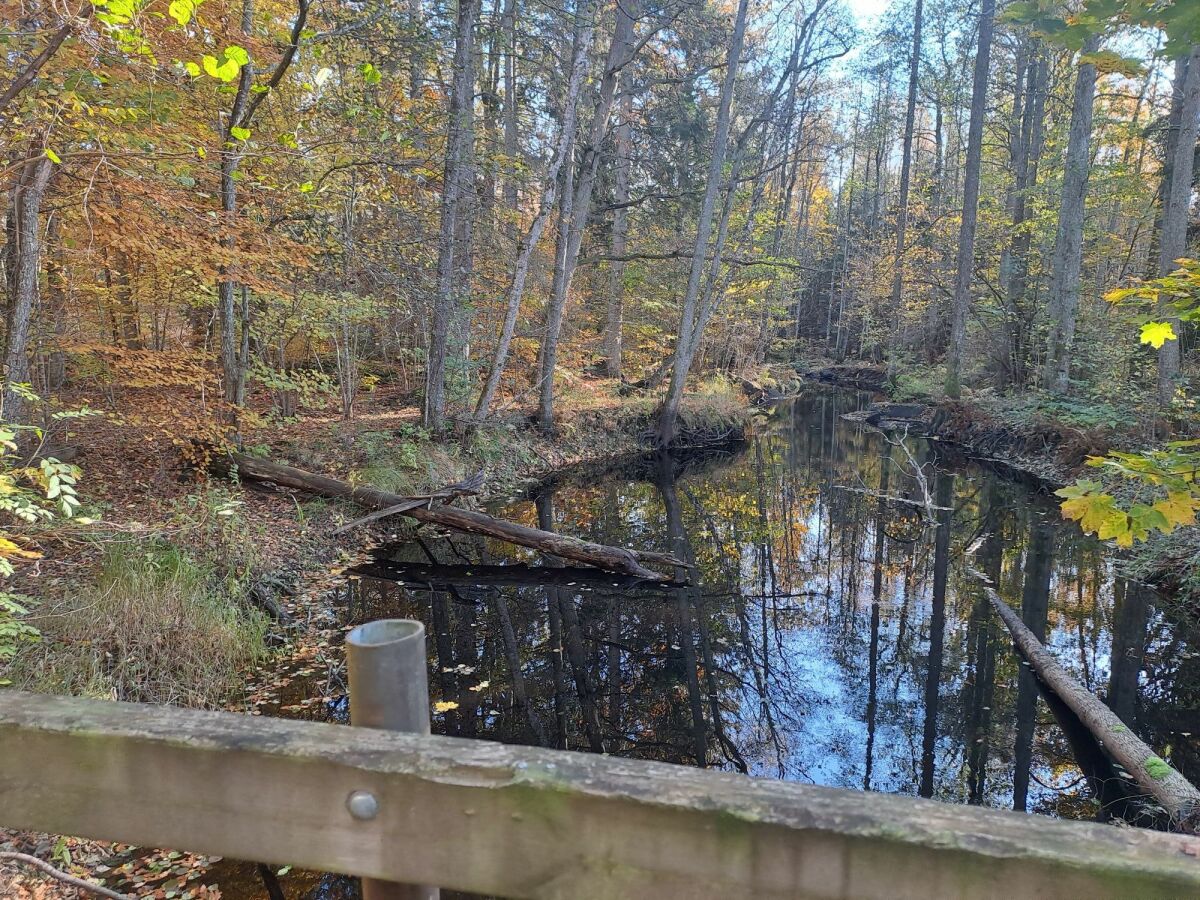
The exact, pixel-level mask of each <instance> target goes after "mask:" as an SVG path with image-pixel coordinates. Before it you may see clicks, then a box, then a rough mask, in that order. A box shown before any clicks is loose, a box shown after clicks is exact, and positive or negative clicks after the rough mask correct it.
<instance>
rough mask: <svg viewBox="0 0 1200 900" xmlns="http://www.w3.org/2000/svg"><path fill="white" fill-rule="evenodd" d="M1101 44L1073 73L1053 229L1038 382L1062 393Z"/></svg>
mask: <svg viewBox="0 0 1200 900" xmlns="http://www.w3.org/2000/svg"><path fill="white" fill-rule="evenodd" d="M1099 49H1100V36H1099V35H1093V36H1092V37H1089V38H1088V39H1087V40H1086V41H1085V42H1084V45H1083V51H1082V53H1081V54H1080V58H1079V67H1078V69H1077V71H1076V73H1075V93H1074V98H1073V100H1072V102H1071V125H1070V128H1069V130H1068V132H1067V152H1066V157H1065V159H1064V163H1063V183H1062V194H1061V196H1060V199H1059V205H1058V230H1057V233H1056V235H1055V238H1054V260H1053V264H1052V265H1053V267H1052V269H1051V272H1050V336H1049V339H1048V342H1047V345H1046V361H1045V364H1044V367H1043V369H1042V386H1043V387H1045V388H1046V389H1047V390H1050V391H1053V392H1054V393H1056V394H1065V393H1066V392H1067V389H1068V386H1069V384H1070V372H1071V353H1072V349H1073V347H1072V345H1073V344H1074V342H1075V318H1076V316H1077V315H1078V312H1079V276H1080V269H1081V267H1082V265H1083V217H1084V208H1085V205H1086V198H1087V184H1088V173H1089V171H1090V169H1091V163H1092V159H1091V149H1090V141H1091V136H1092V105H1093V103H1094V100H1095V96H1096V65H1095V63H1094V62H1093V61H1092V59H1091V56H1092V55H1093V54H1095V52H1096V51H1097V50H1099Z"/></svg>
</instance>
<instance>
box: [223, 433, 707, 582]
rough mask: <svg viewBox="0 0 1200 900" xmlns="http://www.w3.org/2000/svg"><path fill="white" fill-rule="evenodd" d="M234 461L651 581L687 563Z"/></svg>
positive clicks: (262, 473) (298, 484) (278, 480)
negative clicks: (660, 569)
mask: <svg viewBox="0 0 1200 900" xmlns="http://www.w3.org/2000/svg"><path fill="white" fill-rule="evenodd" d="M228 460H229V463H230V464H232V465H233V466H236V468H237V472H238V476H239V477H241V478H248V479H250V480H251V481H267V482H271V483H272V484H278V485H281V486H283V487H289V488H295V489H297V490H301V491H308V492H309V493H313V494H319V495H321V496H322V497H334V498H340V499H345V500H350V501H353V502H354V503H357V504H358V505H359V506H362V507H365V508H367V509H387V508H388V507H405V508H404V510H403V512H402V513H401V514H402V515H405V516H408V517H410V518H413V519H416V520H417V521H418V522H425V523H428V524H432V525H441V526H443V527H445V528H453V529H455V530H457V531H465V532H467V533H469V534H479V535H483V536H484V537H492V538H497V539H499V540H502V541H507V542H508V543H510V544H517V545H518V546H521V547H530V548H532V549H534V550H540V551H542V552H543V553H548V554H551V555H552V556H558V557H561V558H562V559H567V560H571V561H572V562H577V563H584V564H585V565H589V566H594V567H595V568H597V569H604V570H606V571H609V572H620V573H621V574H623V575H632V576H634V577H637V578H645V579H646V580H648V581H672V580H674V578H673V576H670V575H663V574H661V573H660V572H655V571H652V570H651V569H648V568H646V566H645V565H644V564H657V565H662V566H670V567H672V568H674V567H684V566H685V564H684V563H683V562H681V561H680V560H678V559H676V558H675V557H674V556H672V555H671V554H669V553H657V552H651V551H646V550H627V549H625V548H623V547H609V546H606V545H604V544H595V543H592V542H591V541H584V540H580V539H579V538H574V537H569V536H567V535H562V534H554V533H553V532H550V531H542V530H541V529H540V528H530V527H529V526H527V525H519V524H517V523H516V522H506V521H504V520H503V519H497V518H496V517H495V516H489V515H487V514H486V513H481V512H478V511H476V510H472V509H459V508H457V507H453V506H437V505H433V506H430V505H424V504H422V505H420V506H416V507H412V508H408V504H409V501H410V500H412V499H413V498H411V497H403V496H401V495H399V494H392V493H389V492H388V491H381V490H379V489H378V488H374V487H369V486H362V487H356V486H354V485H352V484H347V483H346V482H345V481H339V480H338V479H336V478H330V477H328V476H326V475H317V474H316V473H314V472H306V471H304V470H303V469H297V468H294V467H292V466H285V465H283V464H282V463H277V462H271V461H270V460H267V459H259V458H258V457H255V456H247V455H246V454H244V453H230V454H229V456H228Z"/></svg>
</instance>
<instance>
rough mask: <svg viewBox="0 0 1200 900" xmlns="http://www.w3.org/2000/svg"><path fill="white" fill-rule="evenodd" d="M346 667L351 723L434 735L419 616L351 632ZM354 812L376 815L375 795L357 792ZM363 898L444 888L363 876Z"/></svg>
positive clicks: (424, 894) (406, 896)
mask: <svg viewBox="0 0 1200 900" xmlns="http://www.w3.org/2000/svg"><path fill="white" fill-rule="evenodd" d="M346 671H347V674H348V676H349V679H350V724H351V725H354V726H356V727H361V728H381V729H385V730H388V731H403V732H407V733H409V734H420V735H428V734H429V677H428V675H427V674H426V663H425V626H424V625H423V624H421V623H420V622H417V621H415V620H413V619H380V620H378V621H375V622H367V623H366V624H365V625H359V626H358V627H357V628H355V629H353V630H352V631H351V632H350V633H349V634H348V635H346ZM346 805H347V809H348V811H349V813H350V815H352V816H354V817H355V818H358V819H371V818H374V817H375V815H376V814H377V812H378V807H377V805H376V802H375V798H374V797H372V796H371V795H370V794H369V793H365V792H355V794H353V795H351V796H350V797H349V798H347V801H346ZM362 895H363V900H437V898H438V896H439V891H438V888H436V887H432V886H430V885H424V884H400V883H397V882H394V881H379V880H377V879H374V878H364V879H363V880H362Z"/></svg>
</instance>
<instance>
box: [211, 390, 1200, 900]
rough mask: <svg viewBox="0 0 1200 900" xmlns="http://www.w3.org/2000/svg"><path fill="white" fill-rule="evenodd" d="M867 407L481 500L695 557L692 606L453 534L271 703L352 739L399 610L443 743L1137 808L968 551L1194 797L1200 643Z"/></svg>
mask: <svg viewBox="0 0 1200 900" xmlns="http://www.w3.org/2000/svg"><path fill="white" fill-rule="evenodd" d="M867 402H869V398H868V397H867V396H866V395H860V394H855V393H852V392H847V391H828V390H813V391H810V392H807V393H806V394H805V395H803V396H802V397H800V398H799V399H797V400H794V401H789V402H785V403H781V404H779V405H778V406H776V407H774V408H773V409H772V410H771V412H770V416H769V419H768V421H766V422H765V423H763V424H762V425H761V427H760V428H758V429H757V435H756V436H755V437H753V439H752V440H751V441H750V442H749V443H748V444H747V445H746V446H745V447H744V448H742V449H741V450H740V451H738V452H731V453H722V454H713V455H709V456H706V457H691V458H688V459H686V460H680V459H672V458H670V457H658V458H656V459H649V460H643V461H641V462H640V463H639V464H638V465H637V466H635V467H633V468H631V469H629V470H627V471H624V472H621V473H611V474H608V475H606V476H604V477H599V478H597V477H593V478H592V479H590V480H588V481H585V482H583V483H579V482H564V483H561V484H558V485H556V486H552V487H549V488H547V489H546V490H544V491H543V492H542V493H540V494H539V495H538V496H537V497H536V498H532V499H528V500H524V499H523V500H517V501H513V502H510V503H506V504H497V506H496V511H497V512H498V513H499V514H502V515H504V516H506V517H509V518H513V519H515V520H519V521H522V522H526V523H528V524H538V525H540V526H541V527H543V528H550V529H553V530H556V531H560V532H563V533H567V534H573V535H577V536H580V537H583V538H587V539H590V540H595V541H598V542H603V543H609V544H615V545H623V546H637V547H644V548H647V549H654V550H661V551H665V552H674V553H677V554H680V555H683V556H686V557H688V558H690V559H692V560H694V561H695V564H696V566H697V567H698V573H699V574H698V577H697V579H696V580H695V583H694V584H693V585H692V586H690V587H687V588H673V589H663V588H661V587H658V586H653V585H644V584H639V583H637V582H636V581H632V580H629V579H620V578H613V577H610V576H607V575H604V574H602V573H596V572H590V571H582V570H581V571H575V570H554V569H547V568H544V566H545V564H544V563H543V562H542V561H541V560H539V559H537V558H535V557H534V555H533V554H531V553H526V552H524V551H520V550H516V549H514V548H512V547H509V546H507V545H503V544H499V543H495V542H490V541H486V540H483V539H475V538H468V537H463V536H451V537H442V538H435V537H433V536H431V535H424V534H422V535H418V538H417V540H415V541H412V542H408V543H404V544H401V545H397V546H394V547H390V548H387V549H386V550H385V551H382V552H380V553H378V554H377V555H376V557H375V558H374V559H373V560H372V562H370V563H369V564H367V565H365V566H361V567H359V568H358V569H357V571H356V572H354V573H352V574H351V575H350V576H349V577H348V578H347V579H345V581H344V582H343V583H342V584H341V585H340V587H338V589H337V590H336V591H335V592H334V594H333V601H332V607H331V610H330V616H331V620H330V623H329V628H328V634H329V636H330V640H329V644H328V646H326V647H324V648H322V649H320V650H319V651H318V652H317V653H315V654H314V656H313V657H312V658H310V659H307V660H305V661H303V662H301V663H299V664H298V665H297V667H296V673H295V674H296V676H297V677H291V678H283V679H280V680H281V682H282V684H283V687H282V688H281V689H278V690H274V689H272V690H267V691H265V692H264V693H263V694H262V695H261V697H260V699H262V700H264V703H263V705H262V706H261V707H260V709H261V711H262V712H263V713H264V714H268V715H270V714H282V715H297V716H303V717H306V718H319V719H333V720H344V719H345V717H346V704H345V696H344V680H343V678H342V669H341V655H340V648H339V647H338V646H337V641H338V636H339V635H340V634H341V633H342V631H343V630H344V629H345V628H346V627H347V626H350V625H353V624H357V623H359V622H362V621H366V620H369V619H373V618H379V617H385V616H406V617H413V618H418V619H420V620H422V621H423V622H424V623H425V625H426V628H427V631H428V635H429V646H428V655H429V660H430V686H431V690H432V693H433V697H432V700H433V701H434V702H435V703H436V704H437V705H438V707H437V708H438V709H439V712H437V713H436V714H435V725H434V728H435V731H438V732H441V733H445V734H451V735H457V736H462V737H470V738H483V739H489V740H499V741H506V742H514V743H527V744H544V745H547V746H553V747H563V748H568V749H572V750H583V751H593V752H606V753H612V754H619V755H624V756H631V757H636V758H643V759H657V760H666V761H671V762H678V763H683V764H689V765H703V766H711V767H720V768H725V769H730V770H740V771H746V772H749V773H750V774H754V775H760V776H769V777H781V778H786V779H794V780H802V781H806V782H813V783H817V784H824V785H832V786H838V787H846V788H853V789H860V790H873V791H885V792H892V793H905V794H913V795H920V796H925V797H933V798H936V799H939V800H944V801H949V802H962V803H974V804H982V805H986V806H992V807H999V808H1010V809H1018V810H1028V811H1030V812H1034V813H1040V814H1046V815H1054V816H1063V817H1070V818H1107V817H1110V816H1113V815H1118V814H1125V815H1132V816H1136V815H1137V814H1138V810H1137V809H1135V808H1134V807H1131V806H1130V805H1129V804H1128V803H1126V802H1125V801H1126V798H1125V797H1123V796H1122V791H1121V790H1120V786H1121V781H1122V780H1121V778H1120V777H1119V775H1118V774H1117V773H1115V772H1112V771H1111V770H1108V769H1105V767H1104V766H1103V760H1102V759H1100V758H1097V757H1096V754H1095V752H1094V745H1093V746H1091V747H1089V745H1088V742H1087V741H1086V740H1085V739H1082V738H1081V737H1080V735H1078V734H1076V733H1075V731H1074V729H1073V728H1071V726H1070V722H1069V720H1066V719H1064V720H1063V724H1060V722H1059V719H1057V718H1056V712H1058V711H1056V710H1055V709H1053V708H1051V707H1050V706H1049V705H1047V702H1046V700H1045V699H1044V698H1042V697H1041V696H1040V695H1039V692H1038V688H1037V685H1036V683H1035V679H1034V678H1033V677H1032V675H1031V674H1030V673H1029V671H1028V669H1027V667H1026V666H1025V665H1024V664H1023V663H1022V662H1021V660H1020V658H1019V657H1018V656H1016V655H1015V653H1014V652H1013V650H1012V644H1011V641H1010V639H1009V636H1008V633H1007V631H1006V630H1005V629H1004V627H1003V626H1002V625H1001V624H1000V623H999V622H998V621H997V620H996V619H995V617H994V615H993V614H992V612H991V609H990V606H989V604H988V602H987V600H986V598H985V597H984V596H983V595H982V594H981V593H980V591H979V590H978V587H977V582H976V581H975V580H974V579H972V578H971V577H970V576H969V575H968V574H967V573H966V572H965V567H964V554H965V551H966V550H967V549H968V548H969V547H974V548H975V552H974V553H973V554H972V556H973V559H974V560H975V563H976V565H978V566H980V567H981V568H983V569H985V570H986V571H987V572H988V573H989V574H990V575H991V576H992V578H993V580H994V581H995V582H996V583H997V585H998V587H999V590H1000V593H1001V594H1002V596H1003V597H1004V598H1005V599H1006V600H1007V601H1008V602H1009V603H1010V604H1012V605H1013V606H1014V607H1015V608H1018V609H1020V610H1021V614H1022V617H1023V619H1024V621H1025V622H1026V624H1028V625H1029V626H1030V627H1031V628H1032V629H1033V630H1034V631H1035V632H1036V633H1038V634H1039V635H1041V636H1042V637H1043V638H1044V641H1045V643H1046V644H1047V646H1048V647H1049V648H1050V649H1051V651H1052V652H1053V653H1054V654H1055V656H1056V657H1057V658H1058V660H1059V661H1060V662H1061V663H1062V664H1063V665H1064V666H1065V667H1067V668H1068V669H1069V670H1070V671H1071V672H1072V673H1073V674H1074V675H1075V676H1076V677H1078V678H1079V680H1080V681H1082V682H1083V683H1084V684H1085V685H1087V686H1088V688H1089V689H1091V690H1092V691H1094V692H1095V693H1097V694H1099V695H1100V696H1101V697H1102V698H1104V699H1105V700H1106V702H1108V703H1109V705H1110V706H1111V707H1112V708H1113V709H1114V710H1115V711H1116V712H1117V713H1118V714H1119V715H1120V716H1121V717H1122V718H1123V719H1124V720H1125V721H1126V722H1127V723H1128V724H1129V725H1130V726H1131V727H1132V728H1133V729H1134V730H1135V731H1137V732H1138V733H1139V734H1140V735H1141V736H1142V737H1143V738H1144V739H1145V740H1146V741H1147V742H1148V743H1150V744H1151V745H1152V746H1153V747H1154V748H1155V749H1156V751H1157V752H1158V753H1160V755H1162V756H1164V758H1167V759H1169V760H1170V761H1171V762H1172V763H1173V764H1174V765H1175V766H1176V767H1177V768H1179V769H1180V770H1181V771H1182V772H1183V773H1184V774H1185V775H1187V776H1188V777H1189V778H1191V779H1192V780H1193V781H1195V780H1197V779H1198V778H1200V752H1198V751H1200V744H1198V743H1197V740H1196V738H1195V737H1194V736H1193V733H1194V732H1195V733H1198V734H1200V727H1197V725H1198V724H1200V723H1197V709H1198V708H1200V663H1198V662H1197V656H1196V653H1197V650H1200V647H1197V634H1196V632H1195V630H1194V629H1193V628H1191V627H1189V625H1188V624H1187V623H1184V622H1180V621H1177V620H1176V619H1174V618H1172V615H1173V614H1172V613H1171V612H1170V611H1169V610H1168V609H1166V608H1164V607H1160V605H1159V603H1158V602H1157V599H1156V597H1155V595H1154V594H1153V592H1151V591H1150V590H1149V589H1147V588H1146V587H1144V586H1142V585H1139V584H1136V583H1133V582H1129V581H1126V580H1124V579H1122V578H1121V577H1120V576H1119V574H1118V572H1117V566H1116V561H1115V559H1114V558H1113V557H1112V556H1111V555H1110V554H1109V553H1108V551H1107V549H1106V548H1105V547H1104V546H1103V545H1101V544H1100V543H1099V542H1097V541H1095V540H1093V539H1091V538H1088V537H1085V536H1083V535H1081V534H1080V533H1079V531H1078V529H1076V528H1075V527H1074V526H1073V525H1071V524H1069V523H1064V522H1063V521H1062V520H1061V519H1060V517H1059V515H1058V512H1057V508H1056V506H1055V504H1054V503H1053V502H1052V500H1051V499H1050V498H1047V497H1045V496H1043V495H1039V494H1038V493H1036V492H1034V491H1032V490H1031V489H1029V488H1028V487H1024V486H1021V485H1019V484H1015V483H1013V482H1011V481H1009V480H1005V479H1004V478H1002V477H1001V476H999V475H998V474H996V473H994V472H991V471H988V470H986V469H984V468H981V467H978V466H974V465H970V464H965V463H962V462H953V461H950V460H946V459H939V458H938V456H937V452H936V448H935V447H931V446H929V445H927V444H925V443H924V442H921V441H911V440H910V441H908V442H907V443H904V444H901V443H900V442H899V441H898V440H897V439H896V438H895V437H894V436H893V438H892V439H891V440H890V441H889V440H888V439H887V438H886V437H885V436H883V435H881V434H879V433H878V432H876V431H874V430H871V429H869V428H866V427H864V426H862V425H860V424H857V423H854V422H850V421H847V420H845V419H844V418H843V415H844V414H845V413H847V412H851V411H853V410H855V409H858V408H861V407H862V406H863V405H864V404H865V403H867ZM500 567H507V568H500ZM538 567H542V568H538ZM1063 725H1065V726H1066V727H1065V728H1064V727H1063ZM1088 776H1091V777H1088ZM322 884H323V887H322V888H321V890H323V891H325V892H329V891H336V890H341V889H342V888H340V887H337V884H338V882H336V881H325V882H322ZM222 887H223V890H226V891H227V896H237V893H236V891H235V890H234V885H233V884H232V883H230V884H229V886H228V887H226V882H224V881H223V882H222ZM305 890H308V888H307V887H306V888H305ZM290 895H291V894H289V896H290Z"/></svg>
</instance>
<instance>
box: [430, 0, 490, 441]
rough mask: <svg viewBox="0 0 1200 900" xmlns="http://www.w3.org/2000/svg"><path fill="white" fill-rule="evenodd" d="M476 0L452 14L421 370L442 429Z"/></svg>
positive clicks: (455, 331) (470, 118)
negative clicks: (428, 323)
mask: <svg viewBox="0 0 1200 900" xmlns="http://www.w3.org/2000/svg"><path fill="white" fill-rule="evenodd" d="M478 17H479V0H459V2H458V12H457V15H456V16H455V32H454V33H455V43H454V68H453V76H452V81H451V85H450V110H449V127H448V129H447V133H446V160H445V166H444V168H443V176H442V204H441V227H440V228H439V231H438V266H437V288H436V290H437V294H436V296H435V297H434V304H433V323H432V333H431V334H430V340H429V360H428V364H427V366H426V370H425V410H424V419H425V424H426V425H427V426H428V427H429V428H430V429H431V430H432V431H434V432H436V433H440V432H443V431H445V428H446V368H447V363H448V360H450V359H451V358H456V357H457V354H458V353H459V352H461V349H462V348H461V346H459V344H460V343H461V338H462V334H461V317H462V315H463V312H464V311H463V310H462V309H461V308H460V307H461V301H462V298H461V297H459V296H458V291H457V288H458V286H460V285H461V281H462V279H461V275H460V271H459V270H460V269H462V268H463V266H464V261H463V260H462V259H460V258H459V257H460V256H461V255H462V254H461V253H459V252H458V251H459V249H460V248H459V246H458V245H459V241H460V240H461V238H462V223H461V221H460V219H461V217H462V215H463V212H464V207H465V206H466V205H467V191H468V189H469V188H470V184H469V178H470V174H471V165H470V156H471V153H470V149H471V148H470V146H469V144H470V142H471V138H472V135H473V132H474V115H475V110H474V99H475V72H474V68H475V52H474V44H475V22H476V19H477V18H478Z"/></svg>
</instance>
